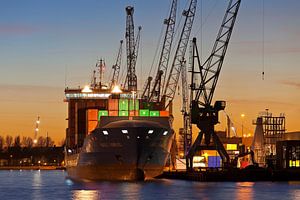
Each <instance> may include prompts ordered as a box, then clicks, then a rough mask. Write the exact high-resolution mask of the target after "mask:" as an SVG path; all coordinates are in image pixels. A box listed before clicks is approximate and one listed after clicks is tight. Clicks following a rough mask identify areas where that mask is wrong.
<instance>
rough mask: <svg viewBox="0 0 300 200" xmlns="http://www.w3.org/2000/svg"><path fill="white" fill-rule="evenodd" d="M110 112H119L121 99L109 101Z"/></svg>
mask: <svg viewBox="0 0 300 200" xmlns="http://www.w3.org/2000/svg"><path fill="white" fill-rule="evenodd" d="M108 110H119V99H109V100H108Z"/></svg>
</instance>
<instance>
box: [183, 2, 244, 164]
mask: <svg viewBox="0 0 300 200" xmlns="http://www.w3.org/2000/svg"><path fill="white" fill-rule="evenodd" d="M240 3H241V0H230V1H229V4H228V7H227V9H226V13H225V16H224V18H223V21H222V24H221V27H220V29H219V32H218V35H217V39H216V41H215V43H214V46H213V50H212V53H211V55H210V56H209V57H208V59H207V60H206V61H205V62H204V63H203V64H202V65H201V64H200V58H199V53H198V49H197V44H196V38H194V39H193V51H192V54H193V55H192V78H191V96H194V95H193V92H196V95H195V98H194V99H192V98H191V102H190V108H191V110H190V120H191V123H193V124H196V125H197V127H198V128H199V129H200V132H199V134H198V136H197V138H196V140H195V142H194V143H193V145H192V146H191V148H190V150H189V152H188V155H187V169H193V157H194V155H195V154H196V152H197V151H199V150H200V151H201V150H206V149H215V150H217V151H218V153H219V155H220V156H221V157H222V162H223V164H224V166H225V165H227V164H229V160H230V158H229V155H228V153H227V151H226V150H225V148H224V146H223V144H222V143H221V141H220V139H219V137H218V136H217V134H216V133H215V125H216V124H217V123H219V119H218V118H219V111H220V110H224V109H225V106H226V102H225V101H216V102H215V104H214V105H212V104H211V101H212V98H213V95H214V91H215V89H216V85H217V81H218V78H219V75H220V71H221V68H222V64H223V61H224V57H225V54H226V50H227V47H228V44H229V40H230V37H231V34H232V31H233V27H234V24H235V21H236V17H237V13H238V10H239V7H240ZM195 61H196V62H195ZM195 64H197V65H198V66H199V71H196V70H195ZM196 75H198V76H200V84H199V86H198V85H196V83H195V80H194V78H195V76H196ZM203 136H204V139H205V145H203V144H202V137H203ZM211 138H212V141H213V142H214V145H210V144H211Z"/></svg>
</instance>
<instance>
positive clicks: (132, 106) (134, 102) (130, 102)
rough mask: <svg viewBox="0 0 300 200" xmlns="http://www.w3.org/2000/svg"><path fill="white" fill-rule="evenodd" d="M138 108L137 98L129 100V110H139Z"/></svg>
mask: <svg viewBox="0 0 300 200" xmlns="http://www.w3.org/2000/svg"><path fill="white" fill-rule="evenodd" d="M134 108H135V109H134ZM139 108H140V106H139V100H137V99H135V100H134V101H133V99H130V100H129V110H139Z"/></svg>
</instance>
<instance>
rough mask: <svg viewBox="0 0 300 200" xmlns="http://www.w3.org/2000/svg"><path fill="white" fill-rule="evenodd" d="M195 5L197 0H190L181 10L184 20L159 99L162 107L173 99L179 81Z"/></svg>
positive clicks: (166, 105)
mask: <svg viewBox="0 0 300 200" xmlns="http://www.w3.org/2000/svg"><path fill="white" fill-rule="evenodd" d="M196 7H197V0H191V1H190V4H189V8H188V10H184V11H183V13H182V14H183V16H185V21H184V25H183V29H182V32H181V34H180V38H179V42H178V46H177V48H176V51H175V56H174V59H173V62H172V65H171V68H170V72H169V76H168V79H167V82H166V84H165V86H164V92H163V96H162V99H161V102H162V103H163V104H164V107H165V108H167V107H168V106H169V104H170V102H172V100H173V99H174V96H175V92H176V88H177V84H178V81H179V76H180V72H181V67H182V65H181V62H182V60H183V59H184V57H185V52H186V49H187V45H188V41H189V38H190V34H191V30H192V26H193V22H194V17H195V12H196Z"/></svg>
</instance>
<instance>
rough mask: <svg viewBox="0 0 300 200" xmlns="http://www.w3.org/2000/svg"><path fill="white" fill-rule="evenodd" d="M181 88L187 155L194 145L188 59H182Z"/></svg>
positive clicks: (185, 152) (185, 153)
mask: <svg viewBox="0 0 300 200" xmlns="http://www.w3.org/2000/svg"><path fill="white" fill-rule="evenodd" d="M181 65H182V66H181V67H182V71H181V85H182V86H181V88H182V94H181V95H182V109H181V113H182V115H183V137H184V138H183V141H184V156H186V155H187V153H188V151H189V150H190V148H191V145H192V124H191V121H190V115H189V96H188V84H187V69H186V61H185V60H182V61H181Z"/></svg>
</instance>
